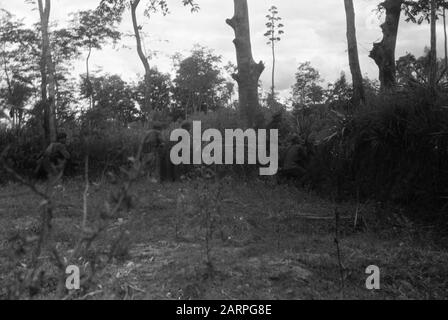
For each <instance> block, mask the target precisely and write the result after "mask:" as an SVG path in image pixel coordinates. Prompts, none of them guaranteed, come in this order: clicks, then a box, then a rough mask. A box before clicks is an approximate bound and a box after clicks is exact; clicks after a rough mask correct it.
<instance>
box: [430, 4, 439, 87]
mask: <svg viewBox="0 0 448 320" xmlns="http://www.w3.org/2000/svg"><path fill="white" fill-rule="evenodd" d="M436 23H437V4H436V0H431V53H430V71H429V86H430V88H431V90H435V88H436V85H437V25H436Z"/></svg>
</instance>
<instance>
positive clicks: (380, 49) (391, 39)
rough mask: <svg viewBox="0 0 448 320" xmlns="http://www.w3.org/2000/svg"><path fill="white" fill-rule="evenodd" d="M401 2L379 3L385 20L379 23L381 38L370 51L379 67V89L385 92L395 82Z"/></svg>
mask: <svg viewBox="0 0 448 320" xmlns="http://www.w3.org/2000/svg"><path fill="white" fill-rule="evenodd" d="M402 4H403V0H385V1H384V2H382V3H381V4H380V7H382V8H384V10H385V12H386V20H385V22H384V23H383V24H382V25H381V29H382V32H383V39H382V40H381V42H378V43H375V44H374V45H373V49H372V51H371V52H370V58H372V59H373V60H374V61H375V63H376V64H377V66H378V69H379V79H380V83H381V90H382V91H385V92H390V91H393V90H394V88H395V84H396V66H395V48H396V46H397V34H398V26H399V24H400V16H401V5H402Z"/></svg>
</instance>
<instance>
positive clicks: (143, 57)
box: [131, 0, 152, 114]
mask: <svg viewBox="0 0 448 320" xmlns="http://www.w3.org/2000/svg"><path fill="white" fill-rule="evenodd" d="M139 4H140V0H131V16H132V26H133V28H134V36H135V40H136V42H137V53H138V56H139V58H140V60H141V61H142V64H143V67H144V68H145V89H144V95H145V97H144V99H145V100H144V101H145V102H144V104H145V105H144V109H145V110H147V112H148V114H151V111H152V110H151V109H150V108H151V106H150V103H149V101H150V99H149V94H150V92H149V75H150V72H151V67H150V66H149V62H148V58H147V57H146V55H145V53H144V52H143V45H142V38H141V36H140V27H139V25H138V22H137V8H138V5H139Z"/></svg>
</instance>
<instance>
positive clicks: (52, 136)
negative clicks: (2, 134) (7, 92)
mask: <svg viewBox="0 0 448 320" xmlns="http://www.w3.org/2000/svg"><path fill="white" fill-rule="evenodd" d="M38 6H39V14H40V24H41V32H42V55H41V65H40V69H41V76H42V84H41V93H42V104H43V106H44V119H45V120H44V129H45V138H46V140H47V141H46V142H47V143H51V142H55V141H56V135H57V133H56V80H55V66H54V63H53V59H52V55H51V47H50V36H49V34H48V26H49V21H50V11H51V2H50V0H45V6H44V5H43V2H42V0H38ZM47 86H48V92H47Z"/></svg>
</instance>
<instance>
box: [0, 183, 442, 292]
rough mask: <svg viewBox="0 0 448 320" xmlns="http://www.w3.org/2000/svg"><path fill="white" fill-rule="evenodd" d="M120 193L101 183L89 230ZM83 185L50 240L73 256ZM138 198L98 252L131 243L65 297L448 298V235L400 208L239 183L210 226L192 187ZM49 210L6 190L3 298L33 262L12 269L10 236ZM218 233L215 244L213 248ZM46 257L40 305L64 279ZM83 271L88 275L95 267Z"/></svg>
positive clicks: (138, 192)
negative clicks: (372, 279) (374, 270)
mask: <svg viewBox="0 0 448 320" xmlns="http://www.w3.org/2000/svg"><path fill="white" fill-rule="evenodd" d="M113 188H114V186H113V185H111V184H107V185H103V186H95V185H93V186H92V188H91V191H90V193H89V216H90V217H89V218H90V220H89V221H90V223H94V221H95V219H97V217H98V215H99V214H100V213H101V210H103V208H104V205H105V200H106V199H108V195H109V193H110V191H111V190H112V189H113ZM83 189H84V184H83V182H82V180H81V179H80V180H70V181H65V182H64V183H62V184H61V185H60V186H58V187H56V188H54V190H53V192H54V199H55V201H56V203H57V208H56V209H57V210H56V211H55V217H54V228H53V238H52V241H55V242H56V243H57V248H58V250H59V252H61V255H62V256H64V257H65V256H68V255H69V253H70V250H72V248H73V247H74V245H75V241H76V239H77V235H78V234H79V232H80V225H81V221H82V212H83V210H82V196H83ZM132 191H133V194H134V201H133V202H134V205H133V208H131V209H129V210H124V211H122V212H121V213H120V216H119V217H117V219H116V220H114V221H112V223H111V224H110V226H109V227H108V229H107V231H106V232H105V233H104V234H103V235H102V236H101V237H100V238H98V240H97V241H96V242H95V244H94V248H95V250H96V252H101V251H107V250H108V249H109V247H110V244H111V243H112V241H113V239H115V238H116V237H117V236H118V234H119V230H122V229H123V228H126V230H127V231H128V232H127V233H125V234H126V238H123V239H122V241H120V245H121V246H122V249H123V250H122V254H120V255H117V257H115V258H114V259H112V260H111V262H110V263H108V264H107V265H106V266H103V267H101V268H100V269H99V270H98V271H97V273H96V274H95V276H94V278H93V283H92V284H91V285H89V287H87V288H81V290H80V291H79V292H75V293H74V294H72V295H70V296H67V297H66V298H68V299H242V300H247V299H446V298H448V278H447V277H446V274H448V264H447V262H448V252H447V249H446V246H445V245H444V244H446V237H445V238H441V236H440V234H438V231H436V229H435V228H434V227H431V226H424V225H420V224H417V223H415V222H412V221H410V220H409V219H406V218H404V217H403V216H402V215H401V213H400V211H399V210H396V211H393V210H392V211H390V210H389V211H388V210H386V209H385V210H379V209H378V206H377V205H376V204H369V203H367V204H361V205H358V204H356V203H343V204H337V205H335V204H334V203H332V202H331V201H329V200H326V199H323V198H321V197H318V196H316V195H313V194H312V193H309V192H306V191H300V190H297V189H295V188H293V187H288V186H278V185H275V184H272V183H268V182H265V181H252V182H248V183H246V182H242V181H236V180H229V181H227V182H226V183H225V184H223V187H222V193H221V194H222V196H221V198H220V202H219V210H218V211H216V212H214V216H213V217H212V219H211V220H207V221H209V222H210V221H211V222H210V223H208V222H207V221H205V220H206V219H205V218H204V216H203V213H201V210H200V205H199V204H198V200H197V199H198V198H197V196H196V194H197V193H198V192H199V191H198V184H195V183H194V182H185V183H176V184H163V185H160V184H155V183H151V182H150V181H146V180H145V181H140V182H139V183H137V184H136V185H135V186H134V187H133V189H132ZM180 195H182V196H180ZM40 203H41V200H39V198H38V197H37V196H35V195H33V194H32V193H31V192H29V191H28V190H27V189H26V188H25V187H23V186H19V185H17V184H9V185H7V186H3V187H1V192H0V237H1V238H0V249H1V251H0V286H1V287H0V297H1V298H3V299H6V298H8V288H10V287H11V284H13V283H14V281H15V280H14V275H15V274H16V273H17V270H18V269H21V268H26V267H27V259H28V258H27V254H24V255H23V258H21V259H22V260H16V261H15V262H13V261H12V258H11V248H10V246H11V243H10V242H11V241H10V239H11V238H12V237H13V236H14V235H15V234H18V233H19V234H26V235H32V234H33V233H35V232H36V226H38V225H39V222H38V217H39V205H40ZM335 209H337V210H338V212H340V224H339V225H338V229H340V236H339V243H340V250H341V263H342V265H343V279H341V269H340V267H339V260H338V255H337V250H336V244H335V241H334V240H335V229H336V228H335V226H336V223H335V218H334V217H335ZM357 213H358V214H357ZM356 215H357V226H356V227H355V226H354V221H355V216H356ZM204 219H205V220H204ZM207 226H208V227H207ZM208 231H210V234H211V235H212V237H211V238H210V237H209V238H210V241H208V242H207V241H206V240H207V237H206V234H207V232H208ZM434 239H438V241H435V240H434ZM441 239H442V240H441ZM443 239H445V240H443ZM207 243H208V248H209V254H208V255H207ZM28 250H29V248H28ZM207 257H208V258H207ZM41 259H42V265H43V268H44V271H45V277H44V280H43V282H42V290H41V291H39V293H37V294H36V295H35V296H33V299H52V298H56V296H55V292H56V283H57V274H56V272H55V270H54V267H53V266H52V265H51V263H50V258H49V253H48V252H46V251H44V252H43V255H42V257H41ZM79 264H80V268H81V272H83V270H84V269H83V268H85V267H86V266H84V265H83V262H82V261H80V262H79ZM370 265H376V266H378V267H379V268H380V271H381V289H380V290H373V291H371V290H367V289H366V285H365V282H366V278H367V277H368V275H367V274H366V273H365V270H366V268H367V267H368V266H370ZM341 280H343V286H342V281H341ZM24 298H27V297H24Z"/></svg>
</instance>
